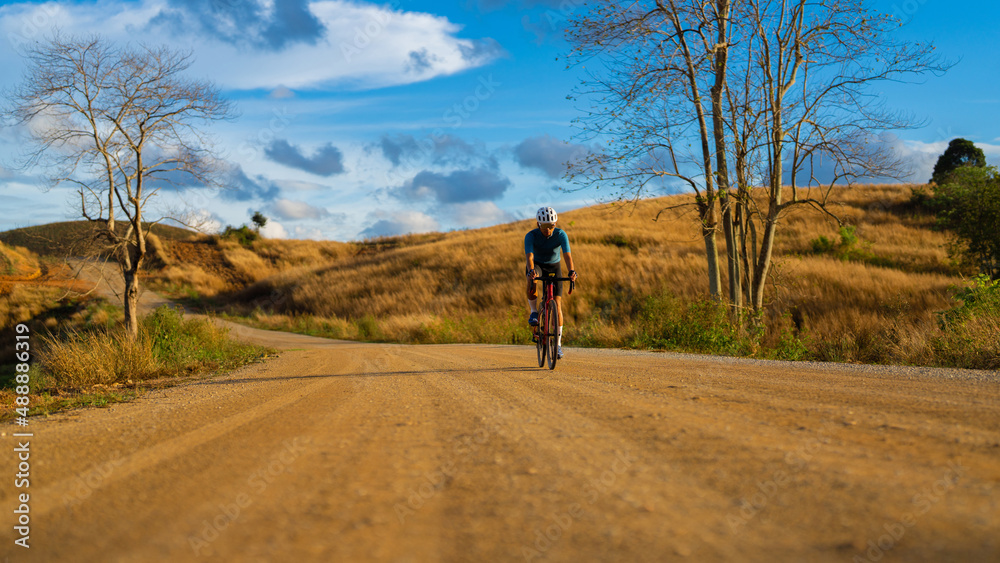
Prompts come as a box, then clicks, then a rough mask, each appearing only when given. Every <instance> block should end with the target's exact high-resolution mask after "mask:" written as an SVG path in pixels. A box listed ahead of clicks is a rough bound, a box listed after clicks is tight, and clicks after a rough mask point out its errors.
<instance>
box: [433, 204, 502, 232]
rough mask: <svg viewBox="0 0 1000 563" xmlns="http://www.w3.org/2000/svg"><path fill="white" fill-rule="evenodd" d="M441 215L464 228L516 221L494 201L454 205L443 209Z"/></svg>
mask: <svg viewBox="0 0 1000 563" xmlns="http://www.w3.org/2000/svg"><path fill="white" fill-rule="evenodd" d="M441 213H442V214H443V215H446V216H448V217H449V218H450V219H451V222H452V223H453V224H455V225H457V226H459V227H462V228H476V227H486V226H489V225H496V224H498V223H506V222H509V221H514V220H515V218H514V216H513V215H512V214H510V213H508V212H506V211H504V210H503V209H500V208H499V207H497V204H495V203H493V202H492V201H470V202H466V203H454V204H451V205H448V206H447V207H446V208H444V209H442V210H441Z"/></svg>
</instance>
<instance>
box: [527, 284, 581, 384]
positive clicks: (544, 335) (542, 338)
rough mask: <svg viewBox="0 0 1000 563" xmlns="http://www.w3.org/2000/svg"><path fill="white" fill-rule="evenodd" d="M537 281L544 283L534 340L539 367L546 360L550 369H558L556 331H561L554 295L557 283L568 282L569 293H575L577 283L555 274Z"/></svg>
mask: <svg viewBox="0 0 1000 563" xmlns="http://www.w3.org/2000/svg"><path fill="white" fill-rule="evenodd" d="M535 281H541V282H542V303H541V307H539V308H538V326H536V327H535V333H534V336H533V337H532V340H534V341H535V350H536V351H537V352H538V367H542V366H544V365H545V361H546V359H548V362H549V369H556V359H557V358H556V355H557V353H558V352H559V339H558V338H557V334H556V331H557V330H558V329H559V311H558V310H557V308H556V299H555V295H553V293H554V288H555V282H559V281H568V282H569V292H570V293H573V289H574V288H575V287H576V282H574V281H573V280H571V279H570V278H560V277H557V276H556V275H555V274H554V273H543V274H542V275H541V276H539V277H537V278H535Z"/></svg>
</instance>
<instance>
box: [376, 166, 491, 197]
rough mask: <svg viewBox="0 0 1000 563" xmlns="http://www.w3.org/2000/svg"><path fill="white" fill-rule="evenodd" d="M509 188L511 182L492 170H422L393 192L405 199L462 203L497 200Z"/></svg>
mask: <svg viewBox="0 0 1000 563" xmlns="http://www.w3.org/2000/svg"><path fill="white" fill-rule="evenodd" d="M509 187H510V180H509V179H508V178H507V177H506V176H504V175H502V174H500V172H499V171H497V170H494V169H489V168H475V169H472V170H455V171H453V172H450V173H448V174H441V173H438V172H432V171H430V170H424V171H422V172H420V173H419V174H417V175H416V176H414V177H413V178H412V179H411V180H408V181H407V182H405V183H404V184H403V185H402V186H399V187H398V188H396V189H395V190H393V193H394V195H396V197H399V198H400V199H405V200H414V201H417V200H424V199H432V200H434V201H437V202H438V203H464V202H469V201H489V200H495V199H499V198H500V197H501V196H502V195H503V193H504V192H505V191H506V190H507V188H509Z"/></svg>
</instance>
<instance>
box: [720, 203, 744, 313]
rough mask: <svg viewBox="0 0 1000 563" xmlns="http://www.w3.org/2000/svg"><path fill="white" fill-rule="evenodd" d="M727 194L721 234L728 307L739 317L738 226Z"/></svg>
mask: <svg viewBox="0 0 1000 563" xmlns="http://www.w3.org/2000/svg"><path fill="white" fill-rule="evenodd" d="M732 199H733V198H732V197H730V196H729V195H728V194H727V195H724V196H723V198H722V209H723V211H722V232H723V234H725V237H726V262H727V263H728V266H729V305H730V307H731V308H732V310H733V313H734V314H736V315H739V312H740V309H741V308H742V306H743V300H742V297H743V289H742V287H741V286H740V277H741V272H740V251H739V245H738V243H737V240H738V236H739V235H738V233H737V231H738V226H737V225H736V223H735V221H734V219H733V201H732Z"/></svg>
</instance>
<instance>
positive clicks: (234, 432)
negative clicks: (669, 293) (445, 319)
mask: <svg viewBox="0 0 1000 563" xmlns="http://www.w3.org/2000/svg"><path fill="white" fill-rule="evenodd" d="M234 330H235V332H237V333H238V335H240V336H241V337H242V338H246V339H249V340H254V341H257V342H262V343H266V344H268V345H271V346H275V347H277V348H280V349H282V350H283V352H282V353H281V354H280V356H279V357H277V358H274V359H271V360H268V361H267V362H265V363H262V364H256V365H252V366H248V367H246V368H243V369H240V370H238V371H236V372H233V373H231V374H228V375H226V376H222V377H217V378H212V379H206V380H200V381H196V382H192V383H188V384H184V385H180V386H177V387H173V388H169V389H163V390H159V391H154V392H150V393H149V394H147V395H146V396H144V397H142V398H140V399H138V400H136V401H134V402H131V403H126V404H118V405H114V406H113V407H111V408H106V409H90V410H78V411H72V412H67V413H63V414H58V415H55V416H52V417H49V418H47V419H38V418H35V419H32V420H31V429H32V432H33V434H34V436H33V437H32V438H31V439H30V452H31V453H30V465H31V469H30V472H31V487H30V526H31V530H30V545H31V548H30V549H23V548H21V547H18V546H16V545H14V539H15V537H16V534H15V532H14V530H13V528H12V527H13V526H14V525H16V524H15V522H16V521H15V516H16V515H15V514H14V513H13V512H12V511H13V510H14V509H15V508H16V507H17V506H18V500H17V499H16V498H15V493H16V492H18V493H19V492H23V490H15V489H14V486H13V485H14V476H15V474H16V473H17V471H18V470H17V466H16V461H17V460H16V459H15V457H14V456H13V455H6V456H3V460H4V461H3V463H2V464H0V475H3V476H4V477H3V478H2V479H0V507H3V510H2V511H0V521H2V522H3V525H2V526H0V530H2V535H3V538H2V541H3V544H2V545H3V548H2V549H0V556H3V555H8V556H9V560H10V561H74V562H77V561H81V562H83V561H136V562H153V561H227V562H228V561H324V562H326V561H573V562H577V561H681V560H685V561H697V562H714V561H762V562H763V561H767V562H773V561H841V562H849V561H928V562H930V561H998V560H1000V376H998V374H997V373H995V372H968V371H954V370H933V369H914V368H885V367H880V368H868V367H858V366H839V365H820V364H801V363H799V364H797V363H780V362H760V361H743V360H734V359H728V358H717V357H702V356H693V355H678V354H657V353H646V352H622V351H612V350H591V349H569V350H568V351H567V356H566V358H565V360H563V361H561V362H560V363H559V365H558V367H557V369H556V370H555V371H549V370H542V369H538V368H537V367H533V365H532V364H533V362H534V349H533V348H529V347H524V346H522V347H517V346H483V345H448V346H399V345H381V344H360V343H352V342H338V341H331V340H323V339H318V338H310V337H305V336H300V335H292V334H285V333H273V332H265V331H258V330H254V329H249V328H245V327H239V328H238V329H234ZM13 428H14V427H8V428H6V429H4V430H5V432H4V436H3V441H4V442H3V447H4V448H5V449H6V451H8V452H12V451H13V449H14V448H15V447H16V444H17V443H16V439H15V438H14V437H13V436H12V432H13V431H16V430H13Z"/></svg>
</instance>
